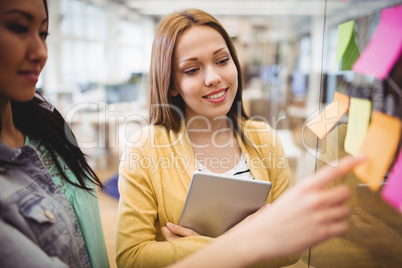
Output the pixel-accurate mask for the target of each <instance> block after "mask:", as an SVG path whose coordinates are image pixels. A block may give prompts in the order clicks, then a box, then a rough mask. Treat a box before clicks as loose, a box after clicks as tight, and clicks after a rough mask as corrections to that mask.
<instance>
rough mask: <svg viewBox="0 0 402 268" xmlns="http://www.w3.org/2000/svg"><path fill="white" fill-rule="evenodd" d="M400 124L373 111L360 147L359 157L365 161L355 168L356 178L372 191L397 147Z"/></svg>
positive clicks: (380, 181)
mask: <svg viewBox="0 0 402 268" xmlns="http://www.w3.org/2000/svg"><path fill="white" fill-rule="evenodd" d="M400 131H401V122H400V121H399V119H398V118H396V117H392V116H388V115H386V114H383V113H380V112H376V111H374V112H373V114H372V116H371V123H370V126H369V127H368V130H367V133H366V136H365V137H364V140H363V142H362V144H361V146H360V150H359V155H365V156H366V161H364V162H363V163H362V164H361V165H359V166H357V167H355V169H354V172H355V174H356V176H357V177H358V178H360V179H361V180H362V181H364V182H366V183H367V184H368V185H369V186H370V188H371V189H372V190H374V191H376V190H378V188H379V187H380V185H381V183H382V181H383V180H384V176H385V174H386V172H387V170H388V168H389V165H390V164H391V160H392V157H393V156H394V153H395V150H396V148H397V146H398V142H399V137H400Z"/></svg>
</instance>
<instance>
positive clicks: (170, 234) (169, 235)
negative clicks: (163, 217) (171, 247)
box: [161, 222, 199, 241]
mask: <svg viewBox="0 0 402 268" xmlns="http://www.w3.org/2000/svg"><path fill="white" fill-rule="evenodd" d="M161 233H162V236H163V238H165V240H166V241H173V240H176V239H178V238H181V237H187V236H199V234H198V233H196V232H194V231H193V230H191V229H188V228H185V227H183V226H180V225H177V224H173V223H171V222H168V223H167V224H166V226H163V227H162V228H161Z"/></svg>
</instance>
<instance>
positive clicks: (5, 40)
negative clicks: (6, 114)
mask: <svg viewBox="0 0 402 268" xmlns="http://www.w3.org/2000/svg"><path fill="white" fill-rule="evenodd" d="M47 25H48V19H47V16H46V10H45V6H44V3H43V0H1V1H0V36H1V38H0V98H1V99H3V100H14V101H29V100H31V99H32V98H33V97H34V94H35V85H36V83H37V81H38V77H39V74H40V72H41V71H42V69H43V67H44V65H45V63H46V60H47V46H46V37H47Z"/></svg>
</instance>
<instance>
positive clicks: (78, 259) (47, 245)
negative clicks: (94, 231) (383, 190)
mask: <svg viewBox="0 0 402 268" xmlns="http://www.w3.org/2000/svg"><path fill="white" fill-rule="evenodd" d="M0 216H1V217H0V263H1V264H0V266H1V267H91V263H90V261H89V258H88V255H87V252H86V249H85V244H84V240H83V238H82V235H81V231H80V228H79V226H78V223H77V218H76V216H75V213H74V210H73V208H72V207H71V205H70V203H69V201H68V200H67V198H66V197H65V195H64V194H63V193H62V192H61V191H60V190H59V189H58V187H57V186H56V185H55V184H54V182H53V180H52V178H51V177H50V175H49V173H48V172H47V170H46V168H45V167H44V165H43V163H42V162H41V160H40V158H39V156H38V154H37V152H36V151H35V149H34V148H33V147H32V146H29V145H26V146H23V147H20V148H10V147H8V146H7V145H5V144H4V143H3V142H2V141H0Z"/></svg>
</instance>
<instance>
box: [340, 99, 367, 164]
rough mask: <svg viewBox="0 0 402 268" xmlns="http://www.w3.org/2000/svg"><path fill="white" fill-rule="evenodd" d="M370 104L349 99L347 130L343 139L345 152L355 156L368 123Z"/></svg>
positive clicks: (363, 100) (362, 100)
mask: <svg viewBox="0 0 402 268" xmlns="http://www.w3.org/2000/svg"><path fill="white" fill-rule="evenodd" d="M370 115H371V102H370V101H369V100H365V99H358V98H350V106H349V121H348V129H347V132H346V138H345V152H347V153H349V154H351V155H355V156H356V155H357V154H358V153H359V148H360V145H361V143H362V142H363V139H364V136H365V134H366V132H367V128H368V125H369V123H370Z"/></svg>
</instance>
